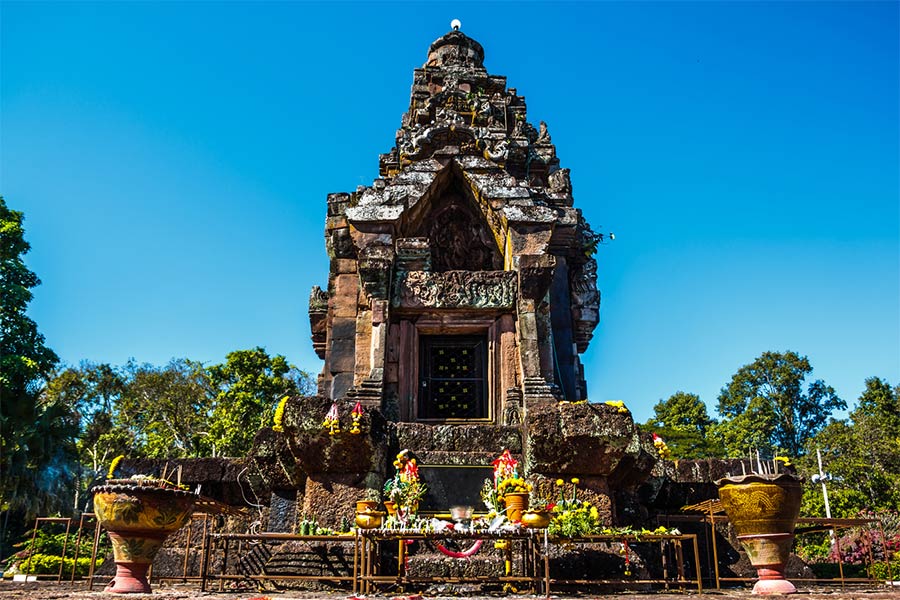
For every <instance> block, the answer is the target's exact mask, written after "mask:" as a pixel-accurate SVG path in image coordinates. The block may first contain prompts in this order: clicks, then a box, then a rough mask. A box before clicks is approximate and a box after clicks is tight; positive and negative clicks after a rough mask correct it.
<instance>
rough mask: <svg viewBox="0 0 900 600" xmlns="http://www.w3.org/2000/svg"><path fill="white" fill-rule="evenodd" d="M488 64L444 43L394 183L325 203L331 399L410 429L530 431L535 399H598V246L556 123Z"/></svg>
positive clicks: (386, 166) (319, 327) (395, 160)
mask: <svg viewBox="0 0 900 600" xmlns="http://www.w3.org/2000/svg"><path fill="white" fill-rule="evenodd" d="M483 61H484V51H483V50H482V47H481V45H480V44H479V43H478V42H476V41H475V40H473V39H471V38H469V37H467V36H466V35H465V34H463V33H461V32H459V31H451V32H450V33H448V34H447V35H445V36H443V37H441V38H440V39H438V40H437V41H435V42H434V43H433V44H432V45H431V48H430V49H429V52H428V59H427V61H426V63H425V65H424V66H423V67H422V68H420V69H416V70H415V73H414V76H413V87H412V94H411V97H410V103H409V110H408V111H407V112H406V114H404V115H403V119H402V123H401V127H400V129H399V130H397V133H396V136H395V141H396V143H395V145H394V147H393V148H392V149H391V151H390V152H388V153H387V154H383V155H382V156H381V157H380V165H379V166H380V174H381V177H380V178H378V179H376V180H375V181H374V182H373V184H372V185H371V186H370V187H360V188H359V189H357V190H356V191H355V192H353V193H341V194H331V195H329V197H328V218H327V223H326V228H325V239H326V244H327V246H328V253H329V255H330V257H331V273H330V276H329V281H328V291H327V292H323V291H321V290H320V289H319V288H314V289H313V293H312V295H311V300H310V320H311V325H312V330H313V345H314V347H315V349H316V351H317V353H318V355H319V356H320V357H321V358H323V359H324V360H325V365H324V368H323V370H322V374H321V377H320V381H319V386H320V393H321V394H323V395H325V396H328V397H330V398H334V399H338V398H344V397H346V396H350V397H353V398H359V399H361V400H363V401H364V403H365V404H366V405H368V406H371V407H378V408H379V409H381V410H383V411H384V413H385V414H386V415H388V416H389V418H391V419H392V420H395V421H399V422H421V423H493V424H496V425H518V424H519V422H520V421H521V418H522V416H523V415H522V399H523V396H524V397H525V398H526V399H527V398H529V397H538V396H540V397H546V398H549V397H551V396H552V397H554V398H558V399H561V400H562V399H565V400H573V401H574V400H581V399H584V398H586V396H587V392H586V386H585V381H584V374H583V370H582V367H581V363H580V361H579V358H578V355H579V353H581V352H584V351H585V350H586V349H587V346H588V343H589V342H590V340H591V336H592V334H593V330H594V328H595V326H596V325H597V320H598V309H599V303H600V295H599V293H598V291H597V285H596V262H595V261H594V259H593V258H591V256H590V254H591V248H592V247H594V246H595V244H596V238H595V235H594V233H593V232H592V231H591V229H590V227H589V226H588V224H587V222H586V221H585V219H584V218H583V216H582V214H581V211H579V210H578V209H576V208H574V207H573V202H572V186H571V184H570V180H569V171H568V169H562V168H560V162H559V159H558V158H557V156H556V147H555V146H554V145H553V143H552V142H551V139H550V134H549V133H548V130H547V126H546V124H545V123H543V122H541V123H540V126H539V127H537V128H536V127H534V126H533V125H532V124H531V123H529V121H528V118H527V113H526V107H525V99H524V98H523V97H522V96H520V95H518V93H517V92H516V89H515V88H507V86H506V78H505V77H502V76H497V75H490V74H489V73H488V72H487V70H485V68H484V64H483Z"/></svg>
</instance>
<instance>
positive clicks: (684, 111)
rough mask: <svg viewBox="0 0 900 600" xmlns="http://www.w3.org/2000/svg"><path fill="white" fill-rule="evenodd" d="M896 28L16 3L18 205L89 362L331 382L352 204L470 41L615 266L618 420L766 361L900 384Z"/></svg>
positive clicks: (669, 5) (6, 39) (611, 379)
mask: <svg viewBox="0 0 900 600" xmlns="http://www.w3.org/2000/svg"><path fill="white" fill-rule="evenodd" d="M898 17H900V14H898V3H896V2H882V3H864V2H853V3H818V2H794V3H788V2H777V3H757V2H697V3H679V2H665V3H650V2H636V3H617V2H597V3H588V2H581V3H571V4H562V3H554V4H543V3H536V2H535V3H522V4H517V3H496V4H490V3H472V4H467V3H459V2H455V3H448V4H441V3H427V4H426V3H421V4H419V3H396V4H390V3H377V4H376V3H360V4H354V3H330V4H315V3H252V4H245V3H235V2H229V3H214V2H195V3H174V2H165V3H138V2H121V3H78V2H64V3H49V2H33V3H32V2H29V3H14V2H3V3H2V4H0V40H2V41H0V128H2V129H0V143H2V145H0V191H2V193H3V195H4V196H5V198H6V200H7V203H8V204H9V205H10V206H11V207H12V208H14V209H16V210H22V211H24V212H25V215H26V228H27V229H26V235H27V239H28V240H29V242H30V243H31V244H32V247H33V249H32V252H31V253H30V254H29V255H28V257H27V262H28V264H29V266H30V267H31V268H32V269H33V270H35V271H36V272H37V273H38V275H39V276H40V277H41V278H42V280H43V282H44V283H43V285H42V286H41V287H39V288H37V289H36V290H35V300H34V301H33V302H32V304H31V308H30V314H31V315H32V317H33V318H35V320H37V322H38V324H39V326H40V327H41V330H42V331H43V333H44V334H45V336H46V338H47V340H48V343H49V345H50V346H51V347H52V348H54V349H55V350H56V351H57V353H58V354H59V355H60V356H61V357H62V359H63V360H65V361H67V362H69V363H77V362H78V361H80V360H82V359H90V360H94V361H108V362H112V363H123V362H125V361H126V360H128V358H129V357H134V358H136V359H137V360H139V361H142V362H143V361H148V362H153V363H164V362H167V361H168V360H169V359H170V358H172V357H182V356H184V357H189V358H193V359H197V360H202V361H206V362H218V361H221V360H222V359H223V358H224V356H225V354H226V353H227V352H229V351H231V350H234V349H238V348H247V347H252V346H256V345H261V346H264V347H266V348H267V349H268V350H269V351H270V352H272V353H281V354H285V355H286V356H288V358H289V359H290V360H291V361H292V362H294V363H295V364H297V365H298V366H300V367H301V368H305V369H307V370H310V371H313V372H318V371H319V370H320V368H321V363H320V361H319V360H318V359H317V358H316V357H315V355H314V354H313V352H312V349H311V346H310V343H309V325H308V321H307V316H306V305H307V297H308V294H309V289H310V287H311V286H312V285H314V284H319V285H323V286H324V284H325V283H326V281H327V268H328V262H327V257H326V254H325V249H324V244H323V237H322V231H323V226H324V218H325V195H326V194H327V193H328V192H337V191H352V190H354V189H355V188H356V186H358V185H362V184H369V183H371V181H372V179H373V178H374V177H375V176H376V175H377V167H378V154H379V153H381V152H386V151H387V150H388V149H389V148H390V147H391V145H392V144H393V139H394V131H395V130H396V129H397V127H398V126H399V124H400V116H401V114H402V113H403V112H404V111H405V110H406V108H407V105H408V100H409V89H410V85H411V82H412V70H413V69H414V68H415V67H418V66H421V64H422V63H423V62H424V60H425V55H426V51H427V48H428V45H429V44H430V43H431V42H432V41H433V40H434V39H436V38H437V37H439V36H440V35H442V34H443V33H445V32H446V31H447V30H448V29H449V22H450V20H451V19H453V18H459V19H460V20H461V21H462V23H463V27H462V29H463V31H464V32H465V33H467V34H468V35H470V36H472V37H474V38H475V39H477V40H479V41H480V42H481V43H482V44H483V45H484V47H485V55H486V58H485V64H486V66H487V68H488V70H489V71H490V72H491V73H494V74H502V75H506V76H507V77H508V83H509V85H510V86H511V87H515V88H517V89H518V90H519V93H520V94H524V95H525V97H526V100H527V102H528V109H529V110H528V114H529V119H530V120H531V121H532V122H533V123H537V121H539V120H545V121H546V122H547V123H548V124H549V129H550V133H551V134H552V136H553V141H554V142H555V143H556V145H557V149H558V153H559V156H560V158H561V161H562V165H563V166H565V167H569V168H571V169H572V181H573V185H574V193H575V202H576V205H577V206H578V207H580V208H582V209H583V211H584V213H585V216H586V217H587V218H588V220H589V221H590V222H591V224H592V225H593V226H594V228H595V229H602V230H603V231H607V232H609V231H612V232H615V234H616V240H615V241H614V242H613V243H611V244H609V245H606V246H604V247H602V248H601V250H600V253H599V255H598V262H599V286H600V288H601V291H602V294H603V301H602V308H601V323H600V326H599V327H598V329H597V331H596V334H595V336H594V341H593V342H592V344H591V348H590V349H589V351H588V352H587V353H586V354H585V355H584V362H585V364H586V372H587V379H588V385H589V391H590V397H591V399H592V400H594V401H602V400H609V399H621V400H624V401H625V402H626V404H627V405H628V406H629V407H630V408H631V409H632V410H633V412H634V414H635V418H636V419H638V420H644V419H646V418H647V417H648V416H650V414H651V411H652V406H653V404H654V403H655V402H657V401H658V400H660V399H662V398H665V397H668V396H669V395H670V394H672V393H673V392H675V391H678V390H683V391H689V392H695V393H699V394H700V395H701V397H702V398H703V400H705V401H706V402H707V403H709V404H710V405H711V406H714V405H715V399H716V395H717V394H718V391H719V389H720V388H721V387H722V386H723V385H725V384H726V383H727V382H728V380H729V379H730V377H731V375H732V374H734V372H735V371H736V370H737V369H738V368H739V367H740V366H742V365H744V364H746V363H749V362H751V361H752V360H753V359H754V358H755V357H757V356H758V355H759V354H761V353H762V352H764V351H767V350H787V349H791V350H795V351H797V352H799V353H801V354H804V355H807V356H808V357H809V359H810V361H811V363H812V365H813V366H814V368H815V371H814V376H815V377H818V378H822V379H824V380H825V381H827V382H828V383H830V384H831V385H833V386H834V387H835V388H836V389H837V390H838V393H839V394H840V395H841V396H842V397H843V398H845V399H846V400H848V402H851V403H852V401H853V400H855V399H856V398H857V396H858V395H859V393H860V391H861V390H862V389H863V381H864V379H865V378H866V377H868V376H872V375H878V376H881V377H884V378H887V379H888V380H890V381H891V382H892V383H898V382H900V201H898V187H900V175H898V162H900V161H898V131H900V127H898V111H897V107H898V104H900V98H898V68H900V60H898V47H900V41H898V21H900V18H898Z"/></svg>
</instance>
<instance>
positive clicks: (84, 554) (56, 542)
mask: <svg viewBox="0 0 900 600" xmlns="http://www.w3.org/2000/svg"><path fill="white" fill-rule="evenodd" d="M33 534H34V530H33V529H32V530H31V531H29V532H27V533H26V534H25V535H24V536H23V537H22V539H21V540H20V541H19V542H17V543H15V544H13V548H16V549H17V552H16V553H14V554H13V555H12V556H10V557H9V558H8V559H7V560H6V564H5V565H3V572H4V573H26V574H28V575H56V574H57V573H59V561H60V555H61V554H62V551H63V543H64V542H65V537H66V534H65V533H64V532H63V533H50V532H48V531H47V529H38V531H37V535H35V536H34V554H33V556H32V558H31V560H30V561H29V559H28V555H29V554H32V543H31V537H32V535H33ZM93 543H94V536H93V532H92V531H91V530H90V529H86V530H85V533H84V534H83V535H82V537H81V543H80V544H79V546H80V547H79V549H78V566H77V568H76V569H75V574H76V575H77V576H79V577H81V576H84V575H87V573H88V569H89V568H90V562H91V547H92V546H93ZM108 550H109V538H108V537H107V536H105V535H104V536H102V537H101V538H100V543H99V544H98V545H97V566H100V564H101V562H102V559H101V558H100V557H101V556H105V555H106V553H107V552H108ZM74 556H75V534H74V533H70V534H69V541H68V544H66V563H65V565H64V567H63V574H64V575H68V574H69V573H71V572H72V561H73V560H74V558H72V557H74ZM29 563H30V564H29Z"/></svg>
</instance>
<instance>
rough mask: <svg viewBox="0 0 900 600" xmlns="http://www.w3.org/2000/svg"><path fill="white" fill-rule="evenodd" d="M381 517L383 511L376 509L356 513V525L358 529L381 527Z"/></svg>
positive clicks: (382, 516)
mask: <svg viewBox="0 0 900 600" xmlns="http://www.w3.org/2000/svg"><path fill="white" fill-rule="evenodd" d="M383 518H384V513H383V512H381V511H376V510H373V511H370V512H361V513H356V526H357V527H359V528H360V529H377V528H379V527H381V521H382V519H383Z"/></svg>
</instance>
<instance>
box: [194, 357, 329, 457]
mask: <svg viewBox="0 0 900 600" xmlns="http://www.w3.org/2000/svg"><path fill="white" fill-rule="evenodd" d="M207 371H208V373H209V378H210V383H211V384H212V388H213V391H214V393H215V400H214V407H213V410H212V417H211V419H210V426H209V432H210V441H211V443H212V444H213V445H214V447H213V455H214V456H243V455H245V454H246V453H247V452H248V451H249V450H250V447H251V445H252V443H253V438H254V436H255V435H256V432H257V431H259V429H260V428H262V427H267V426H269V425H271V423H272V416H273V414H274V412H275V406H276V405H277V404H278V402H279V400H281V398H282V397H284V396H286V395H289V394H298V393H299V394H308V393H310V392H311V391H312V387H313V386H312V380H311V378H310V377H309V375H308V374H307V373H304V372H303V371H300V370H299V369H297V367H295V366H293V365H291V364H289V363H288V361H287V359H286V358H285V357H284V356H281V355H277V356H274V357H270V356H269V355H268V354H267V353H266V351H265V350H264V349H263V348H259V347H257V348H254V349H253V350H237V351H235V352H231V353H229V354H228V355H227V356H226V360H225V363H223V364H219V365H213V366H211V367H209V368H208V369H207Z"/></svg>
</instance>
